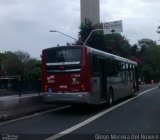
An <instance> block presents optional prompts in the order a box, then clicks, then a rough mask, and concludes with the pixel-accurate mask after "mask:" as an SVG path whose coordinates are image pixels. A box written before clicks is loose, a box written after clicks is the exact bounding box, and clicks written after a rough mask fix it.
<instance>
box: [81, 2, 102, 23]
mask: <svg viewBox="0 0 160 140" xmlns="http://www.w3.org/2000/svg"><path fill="white" fill-rule="evenodd" d="M99 5H100V4H99V0H81V23H84V22H85V20H86V19H89V20H90V21H91V22H92V23H93V24H98V23H99V22H100V6H99Z"/></svg>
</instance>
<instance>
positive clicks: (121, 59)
mask: <svg viewBox="0 0 160 140" xmlns="http://www.w3.org/2000/svg"><path fill="white" fill-rule="evenodd" d="M87 48H88V49H89V51H90V52H92V53H95V54H97V55H100V56H102V57H105V58H111V59H113V60H118V61H122V62H125V63H130V64H134V65H138V63H137V62H136V61H132V60H130V59H127V58H124V57H121V56H118V55H114V54H111V53H107V52H103V51H101V50H97V49H94V48H91V47H88V46H87Z"/></svg>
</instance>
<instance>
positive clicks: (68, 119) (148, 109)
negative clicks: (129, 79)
mask: <svg viewBox="0 0 160 140" xmlns="http://www.w3.org/2000/svg"><path fill="white" fill-rule="evenodd" d="M159 118H160V89H159V88H154V89H151V90H149V91H147V92H143V93H142V94H139V95H138V96H136V97H134V98H126V99H125V100H121V101H119V102H117V103H116V104H115V105H114V106H113V107H110V108H109V107H107V108H106V107H105V106H101V107H95V108H84V107H83V108H72V107H70V106H66V107H61V108H57V109H54V110H52V111H48V112H46V113H42V114H35V115H33V116H30V117H28V118H22V119H20V120H16V121H11V122H8V123H1V124H0V133H1V134H2V139H3V138H5V137H10V138H13V137H15V138H18V140H19V139H23V140H28V139H34V140H41V139H46V140H50V139H56V138H59V139H60V140H66V139H67V140H68V139H76V140H78V139H82V138H83V139H94V140H95V139H111V138H112V139H122V138H123V139H127V138H130V139H139V138H143V139H145V138H146V139H147V138H148V137H149V138H152V137H153V138H154V139H157V138H158V139H160V137H159V136H158V135H157V134H158V133H159V132H160V121H159ZM66 134H67V135H66ZM116 134H118V135H116ZM122 134H123V135H122ZM131 134H132V135H131ZM147 134H148V135H147ZM151 134H154V135H151Z"/></svg>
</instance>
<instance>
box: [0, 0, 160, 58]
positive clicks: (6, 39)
mask: <svg viewBox="0 0 160 140" xmlns="http://www.w3.org/2000/svg"><path fill="white" fill-rule="evenodd" d="M159 7H160V0H121V1H120V0H100V22H102V23H105V22H111V21H117V20H122V22H123V33H122V35H124V36H125V37H126V38H127V39H128V40H129V42H130V43H131V44H136V43H137V42H138V40H140V39H143V38H149V39H152V40H155V41H157V43H158V44H159V41H158V40H159V38H160V36H159V35H158V34H157V33H156V31H157V29H158V26H159V25H160V17H159V13H160V8H159ZM80 22H81V21H80V0H0V53H3V52H5V51H13V52H14V51H25V52H28V53H29V54H30V55H31V57H34V58H37V59H39V58H40V55H41V52H42V50H43V49H45V48H49V47H54V46H57V44H59V45H65V44H66V43H67V42H74V40H73V39H71V38H69V37H67V36H64V35H62V34H60V33H53V32H49V30H57V31H61V32H63V33H65V34H67V35H69V36H72V37H74V38H78V32H79V27H80Z"/></svg>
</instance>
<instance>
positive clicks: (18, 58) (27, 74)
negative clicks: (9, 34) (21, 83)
mask: <svg viewBox="0 0 160 140" xmlns="http://www.w3.org/2000/svg"><path fill="white" fill-rule="evenodd" d="M13 75H20V77H21V79H22V80H36V79H40V78H41V63H40V61H38V60H36V59H34V58H31V57H30V55H29V54H28V53H27V52H23V51H17V52H10V51H8V52H5V53H3V54H2V53H1V54H0V76H13Z"/></svg>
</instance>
